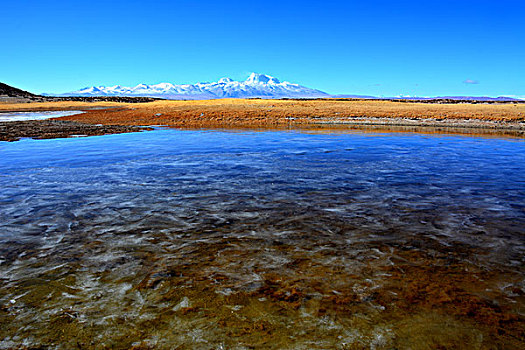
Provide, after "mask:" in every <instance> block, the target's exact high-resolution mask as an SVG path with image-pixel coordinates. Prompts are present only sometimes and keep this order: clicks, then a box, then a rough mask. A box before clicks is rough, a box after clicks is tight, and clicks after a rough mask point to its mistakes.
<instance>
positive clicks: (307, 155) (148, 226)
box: [0, 129, 525, 349]
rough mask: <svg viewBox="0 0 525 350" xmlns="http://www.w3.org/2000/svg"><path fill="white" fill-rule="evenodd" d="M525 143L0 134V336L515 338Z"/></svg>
mask: <svg viewBox="0 0 525 350" xmlns="http://www.w3.org/2000/svg"><path fill="white" fill-rule="evenodd" d="M523 174H525V143H524V142H523V141H522V140H517V139H500V138H491V139H483V138H476V137H459V136H443V135H441V136H431V135H421V134H402V133H395V134H389V133H381V134H365V133H360V132H353V133H336V134H335V133H322V132H297V131H288V132H286V131H280V132H233V131H205V130H204V131H181V130H173V129H161V130H156V131H152V132H147V133H132V134H120V135H107V136H100V137H91V138H84V139H55V140H22V141H20V142H16V143H0V188H1V189H2V191H1V192H0V262H1V263H0V278H1V280H2V283H1V285H0V305H1V309H0V325H1V326H0V339H1V340H0V348H9V347H18V346H27V347H38V346H41V347H53V348H61V349H71V348H75V347H80V348H118V349H120V348H122V349H127V348H130V347H132V346H135V348H150V347H151V348H166V349H173V348H181V349H185V348H187V349H212V348H215V349H218V348H228V349H247V348H278V349H326V348H340V349H354V348H366V349H383V348H384V349H392V348H412V349H435V348H440V347H441V348H454V347H460V348H472V349H481V348H520V347H522V346H523V345H525V340H524V322H523V321H524V318H523V317H524V314H523V313H524V311H525V309H524V305H525V298H524V294H525V282H524V272H525V271H524V267H523V266H525V264H524V263H525V255H524V249H525V239H524V233H525V229H524V227H525V180H524V179H523Z"/></svg>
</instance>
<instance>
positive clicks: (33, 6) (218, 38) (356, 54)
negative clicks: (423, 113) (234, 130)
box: [0, 0, 525, 96]
mask: <svg viewBox="0 0 525 350" xmlns="http://www.w3.org/2000/svg"><path fill="white" fill-rule="evenodd" d="M0 23H2V28H3V35H2V38H1V41H0V42H1V46H0V47H1V51H0V52H1V54H0V81H2V82H5V83H7V84H11V85H14V86H16V87H20V88H23V89H26V90H29V91H33V92H37V93H41V92H66V91H71V90H76V89H79V88H82V87H85V86H91V85H115V84H121V85H128V86H131V85H136V84H138V83H148V84H153V83H159V82H172V83H177V84H181V83H196V82H204V81H216V80H218V79H219V78H221V77H225V76H228V77H231V78H233V79H235V80H244V79H246V78H247V76H248V74H249V73H250V72H258V73H265V74H269V75H273V76H275V77H277V78H279V79H281V80H287V81H291V82H295V83H300V84H302V85H306V86H309V87H314V88H317V89H320V90H324V91H326V92H329V93H336V94H343V93H347V94H367V95H376V96H397V95H412V96H413V95H417V96H437V95H473V96H480V95H489V96H498V95H519V96H525V1H508V0H501V1H484V0H478V1H470V0H456V1H403V0H400V1H374V0H369V1H320V2H308V1H284V0H281V1H253V2H249V1H190V0H186V1H155V0H150V1H133V0H127V1H120V0H113V1H97V0H95V1H93V0H92V1H82V2H77V1H26V0H17V1H4V2H3V3H2V6H1V10H0Z"/></svg>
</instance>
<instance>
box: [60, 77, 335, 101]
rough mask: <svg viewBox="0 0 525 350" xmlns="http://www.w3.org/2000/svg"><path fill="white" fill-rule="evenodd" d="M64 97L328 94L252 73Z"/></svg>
mask: <svg viewBox="0 0 525 350" xmlns="http://www.w3.org/2000/svg"><path fill="white" fill-rule="evenodd" d="M61 96H146V97H160V98H166V99H175V100H177V99H192V100H193V99H215V98H228V97H230V98H256V97H260V98H318V97H329V96H330V95H328V94H327V93H325V92H323V91H319V90H315V89H310V88H307V87H304V86H301V85H298V84H292V83H289V82H287V81H283V82H281V81H279V80H278V79H277V78H274V77H272V76H269V75H265V74H257V73H252V74H251V75H250V76H249V77H248V79H246V80H245V81H234V80H232V79H230V78H222V79H220V80H219V81H218V82H216V83H198V84H193V85H192V84H184V85H175V84H171V83H160V84H154V85H146V84H139V85H137V86H134V87H126V86H120V85H115V86H92V87H87V88H84V89H80V90H78V91H72V92H69V93H66V94H62V95H61Z"/></svg>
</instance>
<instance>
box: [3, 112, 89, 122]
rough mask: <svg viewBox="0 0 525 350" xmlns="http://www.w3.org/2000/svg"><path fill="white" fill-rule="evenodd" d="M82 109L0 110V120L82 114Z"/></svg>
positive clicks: (14, 120) (16, 120)
mask: <svg viewBox="0 0 525 350" xmlns="http://www.w3.org/2000/svg"><path fill="white" fill-rule="evenodd" d="M82 113H84V112H82V111H52V112H0V122H19V121H24V120H43V119H51V118H58V117H66V116H69V115H76V114H82Z"/></svg>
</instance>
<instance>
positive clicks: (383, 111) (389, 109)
mask: <svg viewBox="0 0 525 350" xmlns="http://www.w3.org/2000/svg"><path fill="white" fill-rule="evenodd" d="M57 110H81V111H83V112H85V113H83V114H78V115H72V116H65V117H59V118H53V119H50V120H51V121H62V122H67V121H69V122H76V123H80V124H82V125H84V126H82V127H83V128H89V127H87V125H91V126H94V125H97V126H98V127H95V129H96V128H99V129H100V130H98V131H95V129H93V130H91V129H90V130H91V132H92V133H93V134H96V135H101V134H104V133H120V132H130V131H140V130H144V129H143V128H140V127H144V126H166V127H176V128H188V129H202V128H213V129H323V128H326V129H337V130H344V129H349V130H354V129H393V131H406V132H423V133H429V132H430V133H443V134H447V133H460V134H464V135H491V136H498V135H501V136H512V137H519V138H523V137H525V104H518V103H505V104H480V103H473V104H467V103H464V104H443V103H436V104H432V103H428V102H426V103H416V102H413V103H406V102H392V101H363V100H345V101H340V100H309V101H303V100H251V99H244V100H242V99H223V100H201V101H180V100H160V101H159V100H157V101H152V102H143V103H120V102H85V101H61V102H32V103H15V104H12V103H11V104H10V103H0V113H5V112H29V111H35V112H36V111H57ZM5 123H13V122H5ZM49 125H51V127H52V128H53V130H52V132H51V133H49V132H47V131H46V130H44V129H45V128H46V127H47V126H46V124H45V123H40V125H39V126H37V124H34V125H33V129H34V130H33V132H29V133H30V134H31V133H33V134H35V135H36V136H30V137H38V138H41V137H42V135H41V134H45V137H46V138H49V137H51V134H53V133H55V134H57V135H59V134H60V132H59V131H58V129H57V126H58V125H61V124H54V125H53V124H49ZM63 125H64V127H66V125H67V124H63ZM101 125H102V126H104V127H105V129H104V131H103V130H102V129H101V127H100V126H101ZM23 127H24V128H25V130H26V131H25V132H26V133H27V132H28V131H27V130H28V129H27V126H23ZM122 128H132V129H129V130H130V131H121V130H126V129H122ZM133 128H135V129H133ZM3 129H4V130H6V129H7V130H8V131H7V134H6V133H5V132H4V136H3V138H0V140H5V139H6V138H7V139H13V138H15V137H17V136H16V135H17V134H16V129H17V128H16V127H14V126H10V127H6V126H3ZM39 129H41V131H40V132H38V130H39ZM395 129H398V130H395ZM399 129H401V130H399ZM403 129H404V130H403ZM417 129H421V130H417ZM383 131H387V130H383ZM102 132H103V133H102ZM62 134H66V135H67V134H68V132H65V133H62ZM82 134H86V133H82ZM6 135H7V136H6ZM22 137H25V136H22ZM57 137H60V136H57ZM66 137H67V136H66Z"/></svg>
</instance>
